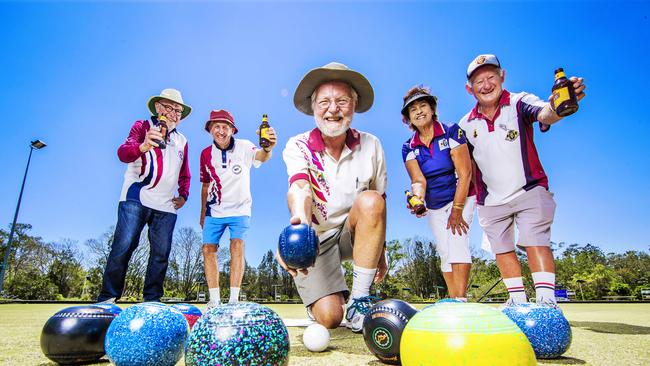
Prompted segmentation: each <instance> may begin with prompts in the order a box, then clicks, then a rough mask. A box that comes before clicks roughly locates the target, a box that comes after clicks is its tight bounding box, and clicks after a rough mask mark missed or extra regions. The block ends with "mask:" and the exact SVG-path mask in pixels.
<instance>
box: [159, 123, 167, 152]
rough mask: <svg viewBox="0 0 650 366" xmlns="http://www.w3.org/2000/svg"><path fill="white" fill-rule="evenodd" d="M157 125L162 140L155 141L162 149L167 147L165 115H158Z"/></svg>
mask: <svg viewBox="0 0 650 366" xmlns="http://www.w3.org/2000/svg"><path fill="white" fill-rule="evenodd" d="M158 127H160V134H161V135H162V140H157V141H156V143H157V144H158V147H159V148H161V149H164V148H166V147H167V117H165V116H160V117H158Z"/></svg>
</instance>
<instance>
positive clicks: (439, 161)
mask: <svg viewBox="0 0 650 366" xmlns="http://www.w3.org/2000/svg"><path fill="white" fill-rule="evenodd" d="M466 143H467V139H466V138H465V134H464V132H463V130H462V129H460V127H458V125H457V124H453V125H451V126H445V125H443V124H442V123H440V122H438V121H434V122H433V139H432V140H431V143H430V144H429V146H426V145H425V144H424V143H423V142H422V141H421V140H420V134H419V133H418V131H415V133H414V134H413V136H412V137H411V138H410V139H408V140H406V142H405V143H404V145H402V160H404V163H406V162H407V161H409V160H413V159H415V160H417V162H418V165H419V166H420V170H422V174H423V175H424V177H425V178H426V180H427V191H426V196H425V201H426V205H427V208H429V209H438V208H441V207H444V206H445V205H446V204H448V203H449V202H451V201H453V200H454V195H455V194H456V180H457V178H456V169H455V168H454V162H453V161H452V160H451V154H450V153H451V150H452V149H454V148H456V147H458V146H460V145H462V144H466ZM472 190H473V189H472V188H471V187H470V195H471V194H472Z"/></svg>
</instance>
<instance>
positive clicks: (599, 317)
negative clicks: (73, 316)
mask: <svg viewBox="0 0 650 366" xmlns="http://www.w3.org/2000/svg"><path fill="white" fill-rule="evenodd" d="M73 305H74V304H0V365H21V366H22V365H39V366H45V365H55V364H54V363H52V362H50V361H49V360H48V359H47V358H46V357H45V356H43V354H42V353H41V349H40V343H39V339H40V333H41V329H42V328H43V325H44V324H45V322H46V321H47V319H48V318H49V317H50V316H52V315H53V314H54V313H56V312H57V311H58V310H61V309H62V308H65V307H68V306H73ZM198 306H199V307H200V308H201V309H203V307H204V305H198ZM423 306H424V305H419V306H418V307H419V308H421V307H423ZM123 307H124V306H123ZM270 307H271V308H273V309H274V310H275V311H276V312H277V313H278V314H280V316H282V317H283V318H292V319H296V318H305V317H306V315H305V312H304V308H303V307H302V306H300V305H276V304H273V305H270ZM561 308H562V310H563V311H564V314H565V315H566V317H567V319H569V322H570V323H571V328H572V330H573V343H572V344H571V348H569V351H568V352H567V353H566V354H565V355H564V357H563V358H561V359H557V360H541V361H539V364H540V365H650V303H642V304H562V305H561ZM303 331H304V328H294V327H290V328H289V335H290V337H291V353H290V362H289V364H290V365H325V366H335V365H344V366H354V365H381V363H380V362H379V361H377V360H376V359H375V358H374V356H372V355H371V354H370V353H369V351H368V350H367V349H366V346H365V344H364V342H363V337H362V336H361V335H359V334H353V333H351V332H350V331H348V330H347V329H344V328H339V329H336V330H334V331H332V333H331V334H332V340H331V342H330V346H329V348H328V350H327V351H325V352H322V353H318V354H312V353H310V352H309V351H308V350H307V349H306V348H305V347H304V346H303V345H302V341H301V336H302V332H303ZM432 351H435V349H433V348H432ZM101 361H102V362H100V363H97V364H96V365H108V361H107V360H106V359H105V358H104V359H102V360H101ZM178 365H184V363H183V361H182V360H181V361H180V362H179V363H178Z"/></svg>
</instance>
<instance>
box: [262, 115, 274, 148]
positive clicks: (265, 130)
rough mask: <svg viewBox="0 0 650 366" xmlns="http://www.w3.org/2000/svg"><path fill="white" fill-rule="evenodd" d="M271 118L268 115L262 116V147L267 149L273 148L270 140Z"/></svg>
mask: <svg viewBox="0 0 650 366" xmlns="http://www.w3.org/2000/svg"><path fill="white" fill-rule="evenodd" d="M269 127H271V126H269V116H268V115H266V114H263V115H262V124H261V125H260V147H262V148H263V149H266V148H267V147H269V146H271V140H270V139H269Z"/></svg>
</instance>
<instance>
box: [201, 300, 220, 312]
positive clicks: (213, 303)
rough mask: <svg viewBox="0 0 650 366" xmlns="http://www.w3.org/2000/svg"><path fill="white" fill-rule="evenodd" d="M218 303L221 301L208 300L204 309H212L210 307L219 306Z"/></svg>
mask: <svg viewBox="0 0 650 366" xmlns="http://www.w3.org/2000/svg"><path fill="white" fill-rule="evenodd" d="M219 305H221V301H218V300H210V301H208V304H207V307H206V309H205V310H206V311H208V310H210V309H212V308H216V307H217V306H219Z"/></svg>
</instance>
